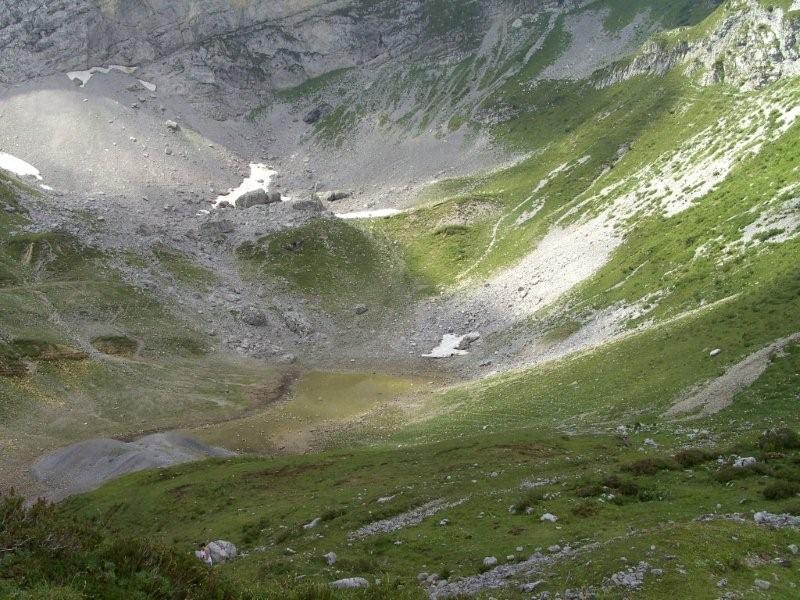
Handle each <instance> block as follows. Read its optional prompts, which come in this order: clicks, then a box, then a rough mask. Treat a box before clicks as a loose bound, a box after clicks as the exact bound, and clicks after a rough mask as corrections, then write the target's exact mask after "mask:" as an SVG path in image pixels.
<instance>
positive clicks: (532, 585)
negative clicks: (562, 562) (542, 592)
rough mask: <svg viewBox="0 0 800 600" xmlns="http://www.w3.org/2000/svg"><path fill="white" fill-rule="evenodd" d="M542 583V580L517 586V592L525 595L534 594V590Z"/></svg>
mask: <svg viewBox="0 0 800 600" xmlns="http://www.w3.org/2000/svg"><path fill="white" fill-rule="evenodd" d="M543 583H544V579H540V580H538V581H533V582H531V583H523V584H522V585H520V586H519V590H520V591H521V592H525V593H527V594H529V593H531V592H535V591H536V588H538V587H539V586H541V585H542V584H543Z"/></svg>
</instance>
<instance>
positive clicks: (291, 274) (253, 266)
mask: <svg viewBox="0 0 800 600" xmlns="http://www.w3.org/2000/svg"><path fill="white" fill-rule="evenodd" d="M237 256H238V258H239V261H240V264H241V267H242V272H243V274H244V275H245V276H247V277H250V278H255V279H257V278H264V277H266V278H270V279H278V280H283V281H284V282H285V283H286V284H287V285H288V286H289V287H290V288H291V289H293V290H296V291H298V292H300V293H302V294H304V295H307V296H309V297H311V298H314V299H316V300H318V301H319V302H320V303H321V304H322V305H323V306H324V307H325V308H327V309H329V310H330V311H333V312H337V311H345V310H346V311H352V307H353V305H355V304H357V303H364V304H367V305H377V306H379V307H383V308H394V309H396V308H399V307H401V306H403V304H404V301H405V299H406V298H407V290H408V287H409V278H408V276H407V274H406V273H405V269H404V268H403V266H402V264H401V263H400V261H398V260H397V258H396V257H395V253H394V252H393V251H392V250H391V248H390V247H388V246H387V245H386V244H385V243H383V241H382V240H381V239H377V238H375V237H374V236H371V235H370V234H369V233H368V232H366V231H364V230H362V229H360V228H359V227H358V226H357V225H353V224H351V223H348V222H346V221H342V220H340V219H317V220H315V221H312V222H311V223H309V224H308V225H305V226H303V227H299V228H297V229H291V230H287V231H283V232H280V233H276V234H273V235H271V236H268V237H265V238H262V239H260V240H258V241H256V242H252V243H245V244H243V245H242V246H240V247H239V248H238V250H237Z"/></svg>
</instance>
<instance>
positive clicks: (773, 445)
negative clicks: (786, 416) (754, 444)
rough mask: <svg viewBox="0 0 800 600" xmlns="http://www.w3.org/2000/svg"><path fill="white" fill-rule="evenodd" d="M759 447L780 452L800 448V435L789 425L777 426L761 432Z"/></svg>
mask: <svg viewBox="0 0 800 600" xmlns="http://www.w3.org/2000/svg"><path fill="white" fill-rule="evenodd" d="M758 447H759V448H761V450H763V451H764V452H780V451H781V450H796V449H797V448H800V435H797V432H796V431H793V430H791V429H789V428H788V427H776V428H774V429H769V430H767V431H765V432H764V433H762V434H761V437H760V438H759V439H758Z"/></svg>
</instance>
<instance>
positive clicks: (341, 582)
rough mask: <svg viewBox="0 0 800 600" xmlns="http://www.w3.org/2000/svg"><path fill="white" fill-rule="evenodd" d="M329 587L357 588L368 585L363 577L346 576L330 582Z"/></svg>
mask: <svg viewBox="0 0 800 600" xmlns="http://www.w3.org/2000/svg"><path fill="white" fill-rule="evenodd" d="M331 587H332V588H335V589H337V590H357V589H364V588H368V587H369V581H367V580H366V579H364V578H363V577H348V578H347V579H338V580H337V581H333V582H331Z"/></svg>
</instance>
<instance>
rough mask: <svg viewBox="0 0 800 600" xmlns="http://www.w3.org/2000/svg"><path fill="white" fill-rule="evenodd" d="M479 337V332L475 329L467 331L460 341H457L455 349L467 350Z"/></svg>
mask: <svg viewBox="0 0 800 600" xmlns="http://www.w3.org/2000/svg"><path fill="white" fill-rule="evenodd" d="M479 339H481V334H480V333H478V332H477V331H473V332H471V333H468V334H467V335H465V336H462V338H461V341H460V342H459V343H458V346H456V350H469V348H470V346H472V344H473V343H475V342H477V341H478V340H479Z"/></svg>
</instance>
